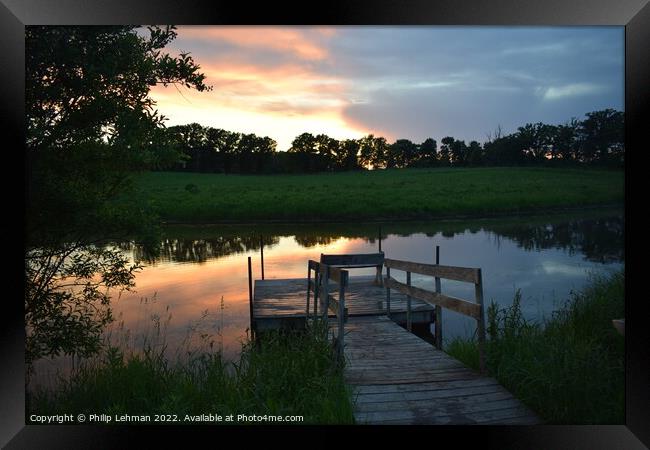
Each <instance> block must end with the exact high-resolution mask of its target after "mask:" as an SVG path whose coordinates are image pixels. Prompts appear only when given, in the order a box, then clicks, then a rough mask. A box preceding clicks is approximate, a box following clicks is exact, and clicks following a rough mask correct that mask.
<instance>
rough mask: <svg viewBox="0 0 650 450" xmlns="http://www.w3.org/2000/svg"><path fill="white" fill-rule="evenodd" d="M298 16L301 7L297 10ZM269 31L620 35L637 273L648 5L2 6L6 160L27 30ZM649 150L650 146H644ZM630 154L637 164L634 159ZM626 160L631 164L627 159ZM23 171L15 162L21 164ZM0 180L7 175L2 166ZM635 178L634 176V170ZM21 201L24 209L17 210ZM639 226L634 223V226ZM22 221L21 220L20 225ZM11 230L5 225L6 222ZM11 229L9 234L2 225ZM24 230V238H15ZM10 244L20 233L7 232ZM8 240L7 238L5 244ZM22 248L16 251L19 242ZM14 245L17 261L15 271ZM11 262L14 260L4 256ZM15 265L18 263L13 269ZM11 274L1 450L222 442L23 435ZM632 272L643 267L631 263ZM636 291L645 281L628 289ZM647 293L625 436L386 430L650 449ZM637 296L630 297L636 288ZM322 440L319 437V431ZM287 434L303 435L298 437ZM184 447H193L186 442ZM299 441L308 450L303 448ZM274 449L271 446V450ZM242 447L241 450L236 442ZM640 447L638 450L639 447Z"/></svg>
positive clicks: (141, 434)
mask: <svg viewBox="0 0 650 450" xmlns="http://www.w3.org/2000/svg"><path fill="white" fill-rule="evenodd" d="M301 5H302V6H301ZM127 23H137V24H153V23H155V24H168V23H174V24H178V25H190V24H196V25H199V24H212V25H220V24H251V25H253V24H269V25H293V24H295V25H370V24H373V25H619V26H625V43H626V54H625V62H626V73H625V124H626V148H627V151H626V157H625V160H626V168H625V178H626V187H625V196H626V207H625V214H626V221H625V223H626V229H625V239H626V240H625V242H626V248H625V253H626V259H627V260H628V261H634V258H636V257H638V256H639V254H640V253H641V250H640V249H638V250H637V249H635V248H634V247H631V245H628V244H630V243H631V242H632V241H631V239H632V235H631V231H632V226H633V225H634V226H635V227H636V228H638V227H639V226H640V225H641V226H642V225H643V222H642V221H643V219H642V218H641V217H639V216H638V215H636V213H633V211H632V207H631V201H632V199H631V197H630V196H631V195H633V193H634V192H635V189H634V188H633V183H634V180H635V177H634V176H633V171H632V167H633V166H634V165H635V164H637V165H638V164H639V163H638V162H637V161H639V160H640V156H637V154H639V155H640V152H641V151H644V150H645V151H647V149H645V148H644V145H643V144H644V142H643V141H642V138H643V135H642V133H643V131H644V128H646V127H647V126H648V124H650V114H649V108H648V104H650V101H649V100H650V95H649V93H650V58H649V57H648V54H650V52H649V51H648V43H649V42H650V5H648V2H647V0H619V1H616V2H612V1H609V0H583V1H579V2H578V1H576V2H566V1H565V0H546V1H543V2H540V1H538V0H493V1H489V2H488V1H485V0H471V1H470V0H442V1H431V0H417V1H413V0H404V1H399V2H398V1H391V0H363V1H359V0H357V1H351V0H349V1H348V2H344V1H334V2H323V3H322V4H318V5H317V7H316V4H308V3H302V4H286V5H282V4H278V3H277V2H266V3H263V4H260V5H259V6H257V5H255V6H252V5H250V4H249V3H244V2H224V1H203V0H201V1H199V0H191V1H183V2H180V1H176V0H162V1H157V2H155V4H153V3H152V2H143V1H138V2H136V1H133V0H114V1H111V2H107V1H101V0H92V1H90V0H58V1H48V0H2V4H0V34H1V35H2V40H1V41H0V42H2V52H0V67H1V68H2V70H0V77H2V82H1V83H0V97H1V99H2V100H1V102H0V117H2V122H3V125H4V127H3V129H5V130H9V132H8V133H5V135H4V139H3V140H2V145H3V149H4V150H5V155H7V154H9V153H10V152H17V151H18V149H22V148H24V140H25V134H24V95H23V94H24V26H25V25H36V24H48V25H59V24H60V25H73V24H74V25H81V24H85V25H99V24H127ZM645 147H647V143H646V145H645ZM635 153H636V154H635ZM630 155H631V157H630ZM19 159H20V158H19ZM5 167H6V169H5V173H7V172H9V171H10V170H7V169H9V167H10V166H5ZM637 169H638V167H637ZM2 178H3V182H4V188H5V192H7V193H8V194H11V195H13V197H15V198H16V200H15V201H16V202H17V204H16V205H11V206H7V208H9V209H8V211H7V212H8V213H10V214H11V213H13V214H15V211H21V210H22V211H23V212H24V208H25V203H24V198H22V197H21V196H20V195H16V194H15V192H16V190H17V187H16V186H17V185H16V181H15V180H13V181H12V178H11V177H9V176H5V177H2ZM21 200H23V201H22V204H21ZM633 214H634V218H633ZM23 217H24V214H23ZM7 222H9V219H7ZM3 228H7V225H6V224H5V225H3ZM18 228H20V227H18ZM5 233H14V234H15V233H18V234H20V233H22V231H21V230H20V229H19V230H17V231H16V230H13V231H10V230H8V229H7V230H6V231H5ZM6 236H9V235H8V234H7V235H6ZM16 241H17V240H16ZM19 251H20V252H21V254H23V253H22V251H23V249H22V248H20V245H17V248H16V249H15V252H16V261H17V260H18V252H19ZM11 255H13V253H12V254H11ZM10 258H11V259H10V260H11V261H12V262H13V261H14V259H13V256H11V257H10ZM15 266H16V267H15V272H9V271H8V272H7V279H6V285H7V286H8V287H9V290H8V295H6V296H4V299H5V305H4V314H3V316H4V318H5V322H6V323H5V325H4V327H2V328H1V329H0V330H1V331H0V332H1V333H2V335H1V341H0V342H1V345H2V353H1V354H2V356H3V358H2V359H3V362H2V364H1V367H2V383H1V392H2V399H1V401H0V405H1V406H0V408H1V412H0V445H3V446H6V448H77V447H80V448H85V447H90V448H104V447H106V448H114V447H129V446H130V445H132V444H133V442H134V441H133V438H134V437H137V438H144V439H146V442H147V447H152V446H155V445H156V443H157V442H161V443H167V444H169V443H170V442H172V441H174V440H175V439H174V438H176V439H181V441H182V442H184V443H185V445H187V444H188V442H200V441H198V440H197V439H200V438H208V439H210V440H209V441H208V442H211V444H209V445H211V446H212V445H216V444H220V443H223V442H225V441H224V437H223V432H224V430H225V428H221V427H202V426H193V427H182V428H178V427H169V426H163V427H153V426H139V427H127V426H90V425H25V412H24V406H25V405H24V341H25V336H24V311H23V306H22V303H21V299H20V295H21V291H22V287H23V284H22V277H23V269H22V268H20V267H19V266H18V264H16V265H15ZM627 270H628V271H630V270H632V271H633V272H636V271H638V270H641V267H639V266H637V265H636V264H634V263H632V264H630V263H628V264H627ZM630 280H640V281H636V282H635V281H630ZM633 284H634V285H635V286H638V287H640V288H643V287H644V286H643V280H642V279H640V278H636V277H631V276H627V277H626V291H627V293H628V294H627V297H626V321H627V327H626V328H627V336H626V424H625V425H612V426H609V425H601V426H550V425H541V426H533V427H494V426H489V427H483V426H478V427H477V426H454V427H434V428H431V427H427V428H425V429H423V428H417V427H414V428H412V429H409V430H403V429H400V428H398V427H393V428H391V429H389V430H388V431H392V432H395V431H397V432H398V433H397V435H398V437H399V436H400V435H401V439H404V440H405V442H406V443H407V445H408V444H409V443H410V444H411V445H417V444H416V443H415V441H414V440H413V438H412V434H411V435H406V434H405V432H409V433H411V432H413V431H423V432H424V433H425V434H424V437H425V439H426V441H425V445H428V443H434V439H435V441H436V444H439V443H442V442H449V439H453V445H454V446H456V445H463V444H466V443H468V442H473V443H475V444H478V445H482V446H486V447H488V448H490V447H494V448H573V449H582V448H584V449H597V448H625V449H634V448H644V446H650V427H649V426H648V424H650V406H649V405H650V389H649V384H650V383H648V380H649V379H650V375H649V374H650V370H649V366H650V345H648V344H649V343H650V337H649V336H648V329H649V328H650V327H648V325H647V324H646V323H645V322H646V321H647V319H646V317H647V315H646V314H643V313H644V312H645V310H646V307H645V304H646V303H647V302H648V300H647V299H646V298H645V295H643V294H639V295H637V294H633V292H634V291H633V290H630V288H631V286H632V285H633ZM632 289H634V287H632ZM259 428H262V430H261V432H257V431H256V433H255V434H256V435H257V437H262V438H266V437H267V436H268V437H271V436H272V437H274V438H278V439H282V442H283V443H289V442H296V443H301V442H302V445H311V443H313V442H314V441H316V440H323V439H320V438H319V437H318V436H321V435H323V436H326V438H328V440H329V441H331V443H334V439H335V438H336V437H338V436H339V434H338V431H340V430H339V429H338V427H337V428H336V431H337V433H336V434H334V433H327V434H321V430H315V429H314V427H307V426H303V427H300V428H293V427H292V428H286V427H259ZM227 431H228V432H233V433H236V434H237V435H238V437H236V439H237V438H241V439H249V438H250V437H252V436H251V428H250V427H246V426H242V427H237V428H234V429H233V428H228V429H227ZM322 431H324V430H322ZM353 431H355V432H359V433H361V434H363V435H365V436H368V437H377V436H381V435H382V434H383V433H381V432H383V431H386V429H381V430H379V429H375V428H373V427H355V428H353ZM294 432H300V433H299V435H297V436H296V437H294V435H293V433H294ZM189 437H191V438H192V441H188V438H189ZM303 439H304V441H303ZM269 442H270V441H269ZM242 443H244V441H242ZM644 444H645V445H644Z"/></svg>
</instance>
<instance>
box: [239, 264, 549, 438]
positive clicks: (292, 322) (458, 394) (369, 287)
mask: <svg viewBox="0 0 650 450" xmlns="http://www.w3.org/2000/svg"><path fill="white" fill-rule="evenodd" d="M332 256H334V255H332ZM360 256H361V257H367V256H370V255H344V260H345V258H348V260H349V261H353V262H355V263H358V261H357V259H358V257H360ZM375 256H376V255H375ZM337 257H338V256H337ZM381 258H382V264H384V262H383V254H381ZM323 259H324V258H323V257H321V263H317V262H315V261H310V262H309V271H308V278H303V279H285V280H278V279H270V280H255V284H254V286H255V289H254V293H253V292H251V298H252V304H251V322H252V325H253V328H254V330H255V331H263V330H269V329H295V328H302V327H304V326H305V324H306V322H307V320H314V319H316V318H319V317H320V319H322V320H325V319H326V320H328V322H329V327H330V331H331V334H332V337H333V338H335V342H336V345H337V348H338V350H339V356H341V357H343V358H344V359H345V373H344V375H345V380H346V383H347V384H348V385H349V386H351V387H352V388H353V392H354V402H355V419H356V422H357V423H359V424H386V425H389V424H449V425H451V424H499V425H530V424H537V423H541V422H540V420H539V418H538V417H537V416H536V415H535V414H534V413H533V412H532V411H531V410H529V409H528V408H527V407H525V406H524V405H523V404H522V403H521V402H520V401H519V400H517V399H516V398H515V397H514V396H513V395H512V394H511V393H510V392H508V391H507V390H506V389H505V388H503V387H502V386H501V385H499V383H498V382H497V381H496V380H495V379H493V378H491V377H488V376H486V375H485V370H484V367H485V365H484V363H485V359H484V354H483V352H484V350H483V343H484V339H485V337H484V333H485V331H484V325H483V320H484V319H483V306H482V297H483V291H482V278H481V270H480V269H469V268H459V267H451V266H440V265H438V264H435V265H432V264H420V263H413V262H409V261H398V260H389V259H386V260H385V265H386V269H387V270H386V272H387V273H386V278H385V279H383V280H381V281H380V282H379V283H380V284H378V283H377V281H378V278H377V277H372V276H370V277H349V276H348V272H347V271H346V270H342V269H341V268H340V267H339V268H337V267H335V266H330V265H328V264H325V263H323V262H322V261H323ZM249 264H250V261H249ZM350 267H358V264H355V265H350ZM391 268H392V269H393V270H403V271H405V272H406V275H407V277H406V278H407V283H406V284H405V283H401V282H398V281H396V280H395V279H394V278H392V277H391V276H390V270H391ZM312 270H314V271H315V277H314V279H313V280H312V278H311V271H312ZM411 273H419V274H423V275H429V276H432V277H435V286H436V288H435V292H430V291H427V290H424V289H421V288H416V287H413V286H411ZM379 274H381V271H380V269H378V276H379ZM440 278H447V279H452V280H457V281H465V282H470V283H473V284H474V285H475V287H476V290H475V292H476V299H475V300H476V301H475V302H468V301H466V300H462V299H457V298H454V297H449V296H446V295H444V294H442V293H441V292H440V290H441V289H440ZM308 286H309V291H311V292H315V293H316V294H317V296H318V297H317V298H318V301H316V302H313V303H312V304H313V305H314V307H316V309H315V310H314V311H313V312H312V311H311V309H310V306H309V300H308V299H309V295H308ZM251 290H252V289H251ZM337 292H338V298H336V297H334V296H333V295H331V294H332V293H337ZM312 301H313V297H312ZM317 305H320V311H318V312H317V311H316V310H317V308H318V306H317ZM443 307H444V308H448V309H451V310H454V311H456V312H459V313H462V314H465V315H468V316H470V317H472V318H474V319H476V322H477V332H478V337H479V354H480V364H481V369H482V370H481V372H480V373H479V372H476V371H474V370H472V369H470V368H468V367H466V366H465V365H463V364H462V363H461V362H459V361H457V360H455V359H454V358H452V357H451V356H449V355H447V354H446V353H445V352H443V351H442V349H441V331H440V330H441V320H442V314H441V309H442V308H443ZM323 311H325V312H326V313H325V314H323ZM432 322H433V323H434V324H435V325H436V331H437V332H436V340H435V342H436V345H437V346H438V348H436V347H435V346H433V345H432V344H430V343H428V342H426V341H425V340H423V339H421V338H420V337H418V336H416V335H415V334H413V333H411V332H410V331H409V330H412V329H413V328H414V327H415V326H420V327H422V326H426V328H429V326H430V324H431V323H432ZM399 323H401V324H403V325H405V326H406V328H405V327H403V326H400V325H399ZM407 328H408V329H407ZM421 329H422V328H421Z"/></svg>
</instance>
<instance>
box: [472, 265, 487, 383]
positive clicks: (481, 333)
mask: <svg viewBox="0 0 650 450" xmlns="http://www.w3.org/2000/svg"><path fill="white" fill-rule="evenodd" d="M477 275H478V277H477V278H478V282H477V283H476V284H475V285H474V291H475V295H476V303H477V304H478V305H479V306H480V307H481V312H480V317H479V318H478V319H477V323H476V327H477V331H478V358H479V367H480V369H481V373H482V374H484V373H485V371H486V366H485V364H486V361H485V314H484V311H483V276H482V274H481V269H478V274H477Z"/></svg>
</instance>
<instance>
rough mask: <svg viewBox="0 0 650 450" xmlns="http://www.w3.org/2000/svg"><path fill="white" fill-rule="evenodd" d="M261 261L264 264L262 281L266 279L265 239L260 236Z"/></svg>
mask: <svg viewBox="0 0 650 450" xmlns="http://www.w3.org/2000/svg"><path fill="white" fill-rule="evenodd" d="M260 261H261V264H262V280H263V279H264V238H263V237H262V235H261V234H260Z"/></svg>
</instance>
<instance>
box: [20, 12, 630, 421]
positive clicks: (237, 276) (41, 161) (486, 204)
mask: <svg viewBox="0 0 650 450" xmlns="http://www.w3.org/2000/svg"><path fill="white" fill-rule="evenodd" d="M25 40H26V41H25V48H26V50H25V57H26V63H25V74H26V79H25V90H26V121H27V123H26V126H27V136H26V140H27V152H28V155H27V156H28V177H29V178H28V179H27V182H28V186H27V187H28V190H27V192H28V209H27V247H26V253H25V272H26V292H25V326H26V331H27V335H26V346H25V357H26V369H27V380H26V420H27V423H51V422H52V421H56V422H57V423H58V422H61V423H65V422H70V423H78V422H84V421H86V420H87V421H88V422H89V423H94V424H109V423H124V424H131V423H142V422H144V423H156V422H160V423H178V424H180V423H214V424H219V423H223V424H229V423H230V424H233V423H259V422H262V423H268V422H284V423H306V424H357V425H362V424H387V425H388V424H406V425H420V424H441V425H442V424H451V425H457V424H504V425H511V424H539V423H551V424H623V423H624V420H625V417H624V406H625V403H624V392H625V391H624V388H625V378H624V375H625V371H624V336H625V309H624V281H625V272H624V267H625V252H624V208H623V200H624V171H623V167H624V162H625V146H624V131H625V129H624V120H623V117H624V115H623V104H624V29H623V28H622V27H613V26H608V27H470V26H458V27H439V26H438V27H436V26H424V27H399V26H389V27H385V26H381V27H380V26H372V27H355V26H341V27H334V26H306V27H296V26H171V25H166V26H28V27H26V33H25Z"/></svg>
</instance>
